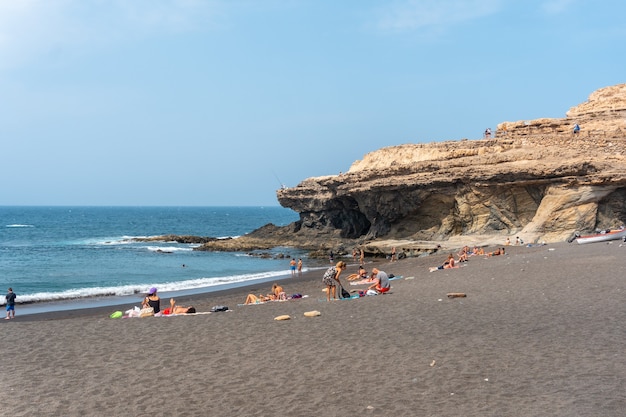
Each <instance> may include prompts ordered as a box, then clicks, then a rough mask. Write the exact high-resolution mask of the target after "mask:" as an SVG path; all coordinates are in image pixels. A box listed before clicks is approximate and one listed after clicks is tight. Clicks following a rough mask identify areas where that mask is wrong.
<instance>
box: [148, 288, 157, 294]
mask: <svg viewBox="0 0 626 417" xmlns="http://www.w3.org/2000/svg"><path fill="white" fill-rule="evenodd" d="M156 292H157V289H156V287H152V288H150V291H148V294H156Z"/></svg>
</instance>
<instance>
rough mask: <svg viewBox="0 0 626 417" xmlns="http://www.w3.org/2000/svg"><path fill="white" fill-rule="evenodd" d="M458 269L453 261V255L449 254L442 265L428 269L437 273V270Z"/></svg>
mask: <svg viewBox="0 0 626 417" xmlns="http://www.w3.org/2000/svg"><path fill="white" fill-rule="evenodd" d="M458 267H459V266H458V265H457V264H456V262H455V261H454V255H453V254H450V255H448V259H447V260H446V261H445V262H444V263H443V265H440V266H433V267H430V272H433V271H437V270H438V269H452V268H458Z"/></svg>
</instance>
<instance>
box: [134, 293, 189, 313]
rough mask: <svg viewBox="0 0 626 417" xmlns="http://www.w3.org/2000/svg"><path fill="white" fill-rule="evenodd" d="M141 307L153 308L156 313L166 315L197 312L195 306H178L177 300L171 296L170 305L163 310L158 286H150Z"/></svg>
mask: <svg viewBox="0 0 626 417" xmlns="http://www.w3.org/2000/svg"><path fill="white" fill-rule="evenodd" d="M141 308H152V311H153V313H154V314H159V313H160V314H161V315H164V316H167V315H171V314H193V313H195V312H196V308H195V307H194V306H188V307H185V306H177V305H176V300H174V299H173V298H170V306H169V307H167V308H165V309H163V311H161V298H160V297H159V295H158V294H157V289H156V287H152V288H150V290H149V291H148V295H146V298H144V299H143V301H142V303H141Z"/></svg>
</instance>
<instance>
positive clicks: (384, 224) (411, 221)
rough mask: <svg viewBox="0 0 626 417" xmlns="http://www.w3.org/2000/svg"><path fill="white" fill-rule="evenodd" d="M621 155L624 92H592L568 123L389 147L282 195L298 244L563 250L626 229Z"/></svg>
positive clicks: (623, 88)
mask: <svg viewBox="0 0 626 417" xmlns="http://www.w3.org/2000/svg"><path fill="white" fill-rule="evenodd" d="M574 123H578V124H579V125H580V126H581V133H580V134H578V135H574V134H573V133H572V131H571V127H572V126H573V124H574ZM531 127H532V128H531ZM624 155H626V84H622V85H618V86H614V87H607V88H603V89H601V90H598V91H596V92H595V93H593V94H591V96H590V97H589V100H588V101H587V102H585V103H583V104H581V105H579V106H576V107H573V108H572V109H570V111H569V112H568V113H567V117H566V118H564V119H539V120H535V121H530V122H515V123H506V124H500V125H498V132H497V137H496V139H490V140H477V141H468V140H463V141H457V142H440V143H430V144H407V145H400V146H393V147H388V148H383V149H380V150H378V151H375V152H371V153H369V154H367V155H365V157H364V158H363V160H361V161H356V162H355V163H354V164H353V165H352V166H351V168H350V170H349V171H348V172H347V173H345V174H342V175H334V176H325V177H316V178H309V179H306V180H304V181H302V182H301V183H300V184H298V185H297V186H296V187H293V188H286V189H281V190H278V191H277V196H278V201H279V202H280V204H281V205H282V206H283V207H287V208H290V209H292V210H294V211H296V212H298V213H300V220H299V221H298V222H296V223H295V224H294V225H292V226H291V230H290V236H291V237H292V239H296V238H306V237H307V236H311V237H313V236H316V237H321V236H327V237H328V238H337V239H344V238H345V239H357V240H360V241H366V240H371V239H409V240H415V241H442V240H444V241H445V240H447V239H450V238H451V237H454V236H459V235H463V236H478V235H485V236H490V235H502V236H504V235H513V234H521V235H523V236H524V240H525V241H526V242H532V241H539V240H541V241H547V242H549V241H561V240H565V239H566V238H568V237H569V236H571V235H572V233H573V232H574V231H581V232H582V231H591V230H594V229H596V228H601V229H606V228H611V227H617V226H620V225H622V224H624V222H625V221H626V204H625V201H626V159H625V157H624Z"/></svg>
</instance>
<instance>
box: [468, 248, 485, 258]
mask: <svg viewBox="0 0 626 417" xmlns="http://www.w3.org/2000/svg"><path fill="white" fill-rule="evenodd" d="M484 254H485V250H484V249H483V248H479V247H478V246H474V249H472V252H471V253H470V255H469V256H476V255H484Z"/></svg>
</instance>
